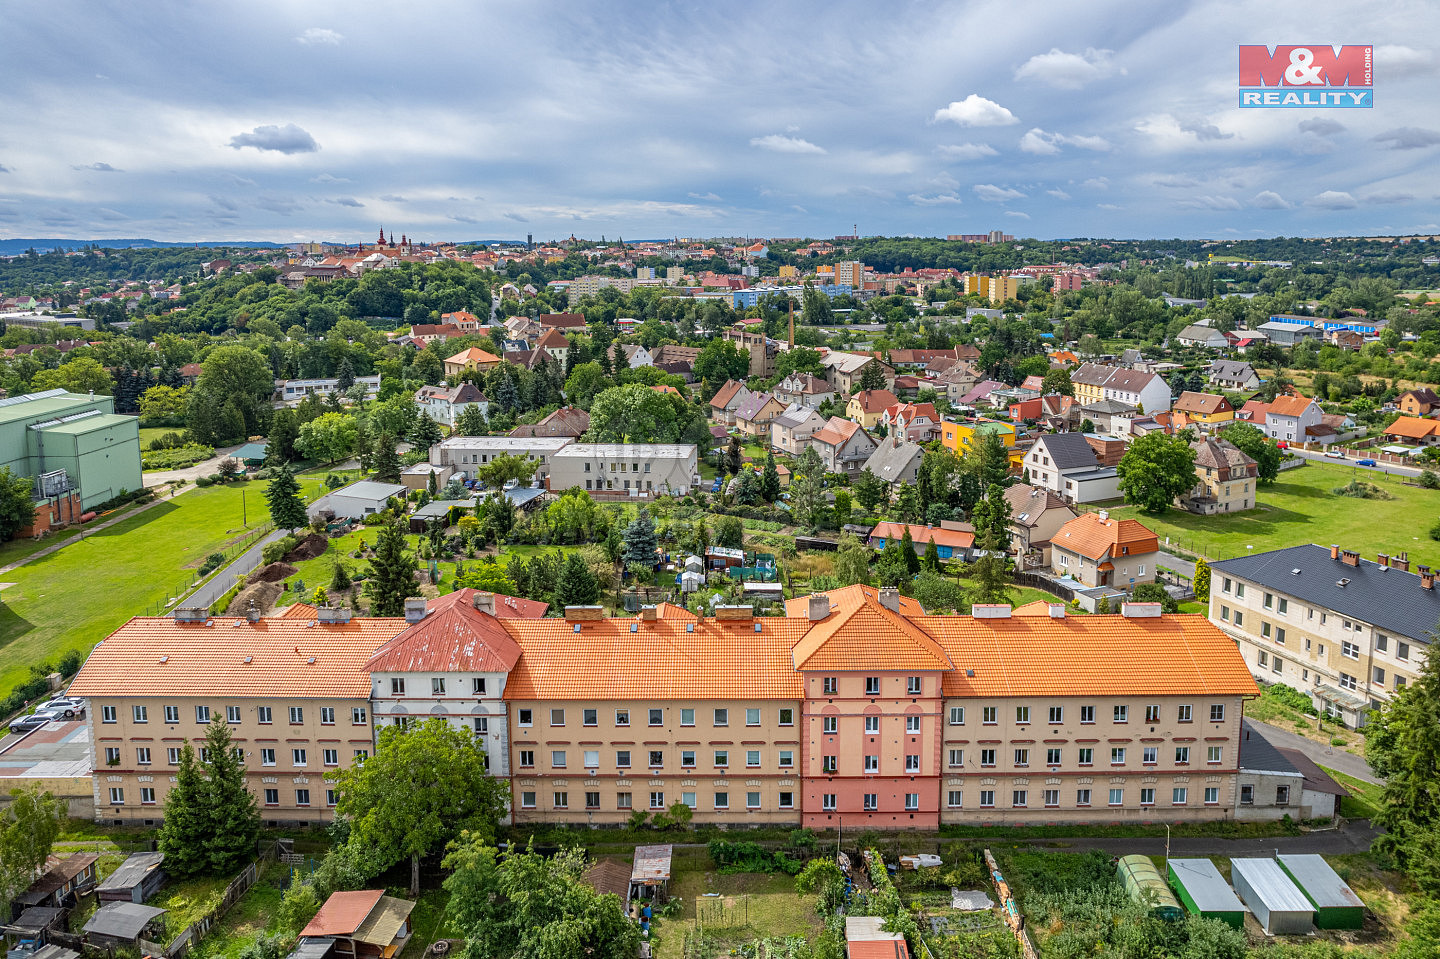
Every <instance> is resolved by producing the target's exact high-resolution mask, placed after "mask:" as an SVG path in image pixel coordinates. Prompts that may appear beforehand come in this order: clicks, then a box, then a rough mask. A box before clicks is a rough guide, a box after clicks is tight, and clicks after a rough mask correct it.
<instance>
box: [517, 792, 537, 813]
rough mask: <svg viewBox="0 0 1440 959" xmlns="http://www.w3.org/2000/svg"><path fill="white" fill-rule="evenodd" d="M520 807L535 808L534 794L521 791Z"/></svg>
mask: <svg viewBox="0 0 1440 959" xmlns="http://www.w3.org/2000/svg"><path fill="white" fill-rule="evenodd" d="M520 808H521V809H534V808H535V794H534V793H533V792H522V793H521V794H520Z"/></svg>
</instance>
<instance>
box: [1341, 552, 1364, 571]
mask: <svg viewBox="0 0 1440 959" xmlns="http://www.w3.org/2000/svg"><path fill="white" fill-rule="evenodd" d="M1340 561H1341V562H1342V563H1344V564H1345V565H1346V566H1357V567H1358V566H1359V565H1360V554H1359V553H1357V552H1355V550H1353V549H1346V550H1341V551H1340Z"/></svg>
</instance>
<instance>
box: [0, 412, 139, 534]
mask: <svg viewBox="0 0 1440 959" xmlns="http://www.w3.org/2000/svg"><path fill="white" fill-rule="evenodd" d="M0 466H8V467H9V468H10V471H11V472H12V473H15V474H18V475H20V476H28V477H31V478H32V479H34V480H35V493H34V495H35V499H36V502H37V507H40V508H38V509H37V514H46V515H44V516H41V517H40V518H41V520H42V521H43V522H44V524H45V525H49V524H51V523H68V522H71V521H72V520H75V519H79V517H80V514H81V513H83V512H84V511H85V510H88V509H92V508H93V507H95V506H98V505H99V504H101V503H103V502H105V501H106V500H110V499H114V498H115V497H116V496H118V495H120V492H121V491H122V490H138V489H140V488H141V487H142V486H144V479H143V478H142V477H141V467H140V421H139V420H138V419H136V418H135V417H133V416H121V415H118V414H116V412H115V400H114V398H113V397H109V396H95V395H90V396H82V395H80V394H77V393H68V392H66V391H65V390H45V391H44V392H42V393H26V394H24V395H23V396H12V397H10V398H8V399H3V400H0ZM46 507H48V509H47V508H46ZM72 510H73V512H74V515H73V516H72V515H70V514H71V511H72Z"/></svg>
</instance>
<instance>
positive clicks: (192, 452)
mask: <svg viewBox="0 0 1440 959" xmlns="http://www.w3.org/2000/svg"><path fill="white" fill-rule="evenodd" d="M214 455H215V448H214V447H212V446H203V445H201V444H199V443H186V444H184V445H183V446H175V447H167V448H166V449H162V450H151V451H149V452H146V453H141V454H140V463H141V465H142V466H143V467H144V468H145V469H147V470H175V469H183V468H185V467H187V466H194V465H195V464H196V463H203V462H204V461H205V460H208V459H209V458H210V457H212V456H214Z"/></svg>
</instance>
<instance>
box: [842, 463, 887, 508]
mask: <svg viewBox="0 0 1440 959" xmlns="http://www.w3.org/2000/svg"><path fill="white" fill-rule="evenodd" d="M850 486H851V487H852V488H853V489H854V490H855V499H857V500H858V501H859V502H860V505H861V506H862V507H864V509H865V510H866V512H870V513H873V512H875V507H877V506H879V505H880V501H881V500H882V499H884V498H885V482H884V481H883V480H881V479H880V477H878V476H876V475H875V474H874V473H872V472H870V470H868V469H862V470H861V471H860V475H859V476H857V477H855V480H854V482H852V483H851V484H850Z"/></svg>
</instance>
